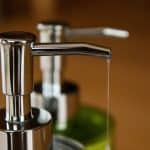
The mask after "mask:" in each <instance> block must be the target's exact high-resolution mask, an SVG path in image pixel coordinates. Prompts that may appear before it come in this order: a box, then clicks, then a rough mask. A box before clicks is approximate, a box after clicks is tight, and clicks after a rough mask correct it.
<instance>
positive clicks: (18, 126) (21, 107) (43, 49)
mask: <svg viewBox="0 0 150 150" xmlns="http://www.w3.org/2000/svg"><path fill="white" fill-rule="evenodd" d="M0 53H1V55H0V57H1V76H2V92H3V94H4V95H5V101H6V107H5V108H4V109H0V147H1V148H2V149H3V150H18V149H19V150H49V149H50V150H51V149H55V147H53V144H52V143H53V140H52V131H51V129H52V121H51V115H50V113H49V112H47V111H46V110H43V109H38V108H32V107H31V104H30V94H31V92H32V91H33V86H32V83H33V79H32V76H33V74H32V73H33V64H32V61H33V56H55V55H90V56H97V57H98V58H104V59H106V60H109V59H111V51H110V49H109V48H105V47H102V46H96V45H91V44H86V43H84V44H83V43H36V42H35V35H34V34H32V33H27V32H23V31H15V32H11V31H10V32H4V33H0ZM81 132H82V131H81ZM57 141H59V140H57ZM60 145H61V148H62V149H63V145H65V142H62V144H60ZM54 146H55V145H54ZM64 150H66V149H65V148H64Z"/></svg>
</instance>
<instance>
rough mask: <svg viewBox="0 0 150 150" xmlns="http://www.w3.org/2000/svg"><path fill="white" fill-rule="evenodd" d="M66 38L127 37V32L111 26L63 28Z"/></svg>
mask: <svg viewBox="0 0 150 150" xmlns="http://www.w3.org/2000/svg"><path fill="white" fill-rule="evenodd" d="M64 34H65V35H64V36H65V37H66V38H68V39H69V38H75V37H80V36H86V37H88V36H89V37H92V36H102V37H115V38H127V37H128V36H129V32H128V31H126V30H122V29H116V28H111V27H92V28H69V27H66V28H65V33H64Z"/></svg>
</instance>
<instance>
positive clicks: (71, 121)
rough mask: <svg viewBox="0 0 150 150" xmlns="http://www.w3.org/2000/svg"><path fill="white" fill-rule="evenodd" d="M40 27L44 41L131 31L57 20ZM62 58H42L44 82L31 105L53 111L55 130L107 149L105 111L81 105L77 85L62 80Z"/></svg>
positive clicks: (109, 35) (124, 34)
mask: <svg viewBox="0 0 150 150" xmlns="http://www.w3.org/2000/svg"><path fill="white" fill-rule="evenodd" d="M37 28H38V30H39V34H40V42H41V43H48V42H50V43H61V42H64V41H67V40H68V39H70V38H76V37H79V36H106V37H118V38H126V37H128V32H127V31H124V30H118V29H114V28H108V27H107V28H102V27H96V28H70V27H69V26H67V25H66V24H62V23H58V22H57V23H56V22H47V21H46V22H40V23H38V25H37ZM62 62H64V58H63V61H62V56H42V57H41V58H40V68H41V71H42V82H40V83H37V84H36V86H35V92H34V93H33V94H32V105H33V106H35V107H44V108H45V109H46V110H48V111H50V112H51V113H52V116H53V118H54V120H55V133H59V134H62V135H65V136H68V137H72V138H74V139H76V140H79V141H80V142H82V143H83V144H85V145H87V147H88V148H89V149H90V150H91V149H92V150H94V147H97V146H98V147H101V149H104V147H105V146H106V143H107V140H108V139H107V137H106V134H105V132H106V113H105V112H102V111H99V110H96V109H95V108H92V107H88V106H80V97H79V87H78V85H77V84H75V83H74V82H70V81H69V82H68V81H63V82H62V73H63V69H64V68H63V67H62V66H63V65H62V64H63V63H62ZM94 118H96V120H97V121H96V122H95V121H94V120H95V119H94ZM87 122H88V126H87ZM110 124H111V125H110V128H113V121H112V120H111V123H110ZM89 127H90V128H89ZM93 141H94V142H93ZM95 141H96V142H95ZM93 143H96V144H93ZM91 144H92V146H91Z"/></svg>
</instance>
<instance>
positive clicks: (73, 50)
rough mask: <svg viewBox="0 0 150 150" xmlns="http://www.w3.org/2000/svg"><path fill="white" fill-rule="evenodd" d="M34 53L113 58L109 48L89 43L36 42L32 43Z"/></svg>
mask: <svg viewBox="0 0 150 150" xmlns="http://www.w3.org/2000/svg"><path fill="white" fill-rule="evenodd" d="M31 48H32V55H35V56H41V55H43V56H52V55H89V56H98V57H102V58H106V59H111V51H110V49H109V48H105V47H102V46H96V45H91V44H87V43H85V44H84V43H65V44H62V43H61V44H51V43H36V44H32V45H31Z"/></svg>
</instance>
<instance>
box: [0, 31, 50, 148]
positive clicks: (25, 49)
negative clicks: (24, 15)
mask: <svg viewBox="0 0 150 150" xmlns="http://www.w3.org/2000/svg"><path fill="white" fill-rule="evenodd" d="M34 41H35V36H34V35H32V34H30V33H24V32H8V33H2V34H0V52H1V73H2V90H3V94H4V95H5V99H6V108H5V109H3V110H0V146H1V148H0V149H2V150H43V149H44V150H49V148H50V147H51V146H52V132H51V129H52V127H51V126H52V123H51V120H52V119H51V115H50V114H49V113H48V112H46V111H44V110H38V109H33V108H31V105H30V93H31V92H32V83H33V79H32V70H33V69H32V55H31V48H30V45H31V43H32V42H34Z"/></svg>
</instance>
